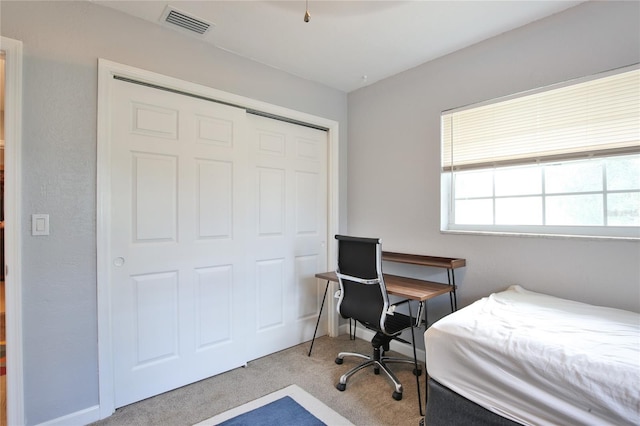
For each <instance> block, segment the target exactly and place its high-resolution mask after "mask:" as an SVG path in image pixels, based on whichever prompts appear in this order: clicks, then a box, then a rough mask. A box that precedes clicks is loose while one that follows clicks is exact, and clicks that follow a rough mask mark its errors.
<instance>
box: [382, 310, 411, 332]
mask: <svg viewBox="0 0 640 426" xmlns="http://www.w3.org/2000/svg"><path fill="white" fill-rule="evenodd" d="M384 326H385V331H386V332H387V334H390V335H396V334H398V333H400V332H401V331H402V330H405V329H407V328H409V327H411V317H410V316H408V315H404V314H399V313H397V312H395V313H394V314H393V315H389V314H387V319H386V320H385V323H384Z"/></svg>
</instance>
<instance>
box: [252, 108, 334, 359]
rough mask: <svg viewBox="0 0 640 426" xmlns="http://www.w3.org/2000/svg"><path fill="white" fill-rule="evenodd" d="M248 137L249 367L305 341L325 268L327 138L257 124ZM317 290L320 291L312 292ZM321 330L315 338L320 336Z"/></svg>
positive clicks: (303, 129) (290, 127)
mask: <svg viewBox="0 0 640 426" xmlns="http://www.w3.org/2000/svg"><path fill="white" fill-rule="evenodd" d="M248 121H249V123H250V126H249V128H250V132H251V136H250V139H251V143H250V161H249V163H250V168H251V169H252V171H251V175H252V180H251V184H252V187H251V188H250V198H251V199H250V203H249V210H248V212H249V216H250V223H249V227H248V232H249V234H248V238H249V242H248V249H247V274H248V281H249V294H248V296H249V300H250V302H251V303H250V304H249V306H250V307H254V306H255V309H250V310H249V311H248V313H249V315H248V317H247V318H248V319H249V320H250V324H251V331H250V333H251V336H250V339H249V340H250V342H251V343H250V347H249V348H248V351H249V354H250V357H249V359H255V358H258V357H261V356H264V355H266V354H270V353H273V352H276V351H279V350H282V349H284V348H288V347H291V346H293V345H296V344H299V343H301V342H305V341H308V340H310V339H311V337H312V336H313V330H314V327H315V323H316V318H317V315H318V311H319V307H320V302H321V298H322V295H323V290H324V283H322V285H319V284H318V281H317V279H316V278H315V277H314V275H315V274H316V273H317V272H320V271H324V270H326V268H327V259H326V243H327V242H326V235H327V187H328V185H327V151H328V147H327V133H326V132H324V131H321V130H316V129H311V128H308V127H303V126H299V125H295V124H289V123H284V122H281V121H276V120H272V119H267V118H264V117H258V116H248ZM320 287H321V288H320ZM323 333H324V330H321V331H320V333H319V334H323Z"/></svg>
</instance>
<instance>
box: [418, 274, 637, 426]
mask: <svg viewBox="0 0 640 426" xmlns="http://www.w3.org/2000/svg"><path fill="white" fill-rule="evenodd" d="M425 347H426V353H427V371H428V373H429V375H430V376H431V377H432V378H433V379H435V380H436V381H438V382H439V383H441V384H443V385H444V386H446V387H448V388H449V389H451V390H453V391H455V392H456V393H458V394H460V395H462V396H464V397H465V398H467V399H469V400H471V401H473V402H475V403H477V404H479V405H481V406H482V407H484V408H486V409H488V410H490V411H493V412H494V413H497V414H499V415H501V416H503V417H506V418H508V419H511V420H514V421H516V422H519V423H522V424H530V425H551V424H554V425H580V424H582V425H603V424H612V425H624V424H633V425H639V424H640V314H637V313H633V312H627V311H623V310H619V309H612V308H605V307H599V306H592V305H588V304H584V303H579V302H573V301H569V300H564V299H559V298H556V297H552V296H547V295H544V294H539V293H534V292H531V291H528V290H525V289H523V288H522V287H519V286H512V287H510V288H509V289H507V290H506V291H504V292H500V293H495V294H492V295H491V296H489V297H486V298H483V299H481V300H479V301H477V302H475V303H473V304H471V305H469V306H467V307H465V308H464V309H461V310H459V311H457V312H455V313H452V314H451V315H448V316H446V317H444V318H442V319H441V320H439V321H438V322H436V323H435V324H433V325H432V326H431V327H430V328H429V329H428V330H427V331H426V333H425Z"/></svg>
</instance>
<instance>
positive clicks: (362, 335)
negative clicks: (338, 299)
mask: <svg viewBox="0 0 640 426" xmlns="http://www.w3.org/2000/svg"><path fill="white" fill-rule="evenodd" d="M414 333H416V343H417V342H419V341H420V339H422V338H423V335H424V333H423V332H421V331H420V329H416V330H414ZM340 334H349V324H348V323H347V324H342V325H341V326H340ZM373 336H375V333H374V332H373V331H371V330H369V329H366V328H364V327H356V337H357V338H359V339H362V340H366V341H368V342H370V341H371V339H373ZM409 339H411V337H409ZM389 347H390V349H391V350H392V351H395V352H398V353H400V354H402V355H404V356H406V357H408V358H413V348H412V347H411V345H408V344H406V343H402V342H398V341H397V340H392V341H391V344H390V345H389ZM416 356H417V357H418V361H419V362H423V363H424V362H425V361H426V359H427V353H426V352H425V350H424V349H420V348H416Z"/></svg>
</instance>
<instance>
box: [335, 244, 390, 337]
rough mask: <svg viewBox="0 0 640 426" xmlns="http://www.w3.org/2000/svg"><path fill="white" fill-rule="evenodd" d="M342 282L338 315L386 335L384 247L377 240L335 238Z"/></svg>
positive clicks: (387, 299)
mask: <svg viewBox="0 0 640 426" xmlns="http://www.w3.org/2000/svg"><path fill="white" fill-rule="evenodd" d="M336 240H338V268H337V270H336V274H337V276H338V281H339V283H340V296H339V299H338V313H340V315H341V316H342V317H344V318H353V319H355V320H357V321H359V322H360V323H362V324H364V325H365V326H366V327H369V328H373V329H376V330H380V331H383V332H384V322H385V318H386V313H387V309H388V308H389V297H388V295H387V289H386V287H385V285H384V278H383V276H382V244H381V243H380V239H378V238H360V237H349V236H346V235H336Z"/></svg>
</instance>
